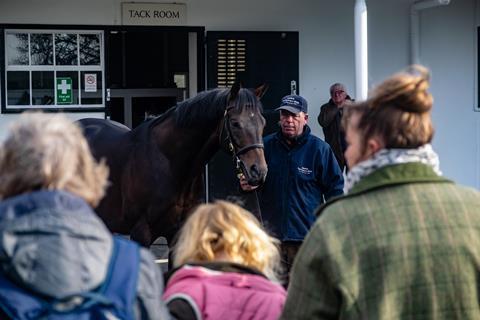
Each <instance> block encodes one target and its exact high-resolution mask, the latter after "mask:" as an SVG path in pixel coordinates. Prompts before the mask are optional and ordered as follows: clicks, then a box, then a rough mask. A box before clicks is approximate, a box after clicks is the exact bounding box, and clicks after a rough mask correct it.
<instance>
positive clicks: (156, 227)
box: [78, 84, 267, 246]
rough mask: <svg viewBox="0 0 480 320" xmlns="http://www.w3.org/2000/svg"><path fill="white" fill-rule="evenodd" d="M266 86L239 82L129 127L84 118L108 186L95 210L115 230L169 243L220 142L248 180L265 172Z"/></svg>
mask: <svg viewBox="0 0 480 320" xmlns="http://www.w3.org/2000/svg"><path fill="white" fill-rule="evenodd" d="M264 91H265V86H261V87H259V88H257V89H255V91H251V90H249V89H245V88H241V87H240V85H238V84H236V85H234V86H233V87H232V88H231V89H228V88H227V89H213V90H209V91H204V92H201V93H199V94H198V95H196V96H195V97H193V98H190V99H187V100H185V101H183V102H180V103H178V104H177V105H176V106H174V107H172V108H170V109H168V110H167V111H166V112H165V113H164V114H163V115H160V116H159V117H156V118H154V119H151V120H147V121H145V122H143V123H142V124H141V125H139V126H138V127H136V128H134V129H133V130H130V129H129V128H128V127H126V126H124V125H122V124H119V123H116V122H114V121H110V120H104V119H92V118H85V119H81V120H79V121H78V122H79V124H80V126H81V127H82V128H83V132H84V135H85V137H86V138H87V141H88V143H89V146H90V149H91V151H92V154H93V156H94V157H95V158H96V159H97V160H99V161H101V159H105V160H106V163H107V165H108V167H109V169H110V172H109V182H110V184H109V186H108V188H107V190H106V196H105V197H104V198H103V199H102V201H101V202H100V204H99V205H98V207H97V208H96V212H97V213H98V215H99V216H100V217H101V218H102V220H103V221H104V222H105V224H106V225H107V227H108V228H109V229H110V230H111V231H112V232H116V233H121V234H129V235H130V238H131V239H132V240H135V241H137V242H138V243H140V244H141V245H143V246H149V245H151V244H152V243H153V241H155V240H156V239H157V238H158V237H160V236H164V237H165V238H166V239H167V241H168V243H170V241H172V239H173V237H174V235H175V233H176V232H177V231H178V230H179V228H180V227H181V225H182V223H183V222H184V221H185V219H186V218H187V216H188V214H189V212H190V211H191V209H192V208H193V207H195V206H196V205H198V204H199V203H200V202H201V201H202V199H201V197H202V192H203V173H204V171H205V165H206V164H207V163H208V162H209V160H210V159H211V158H212V157H213V156H214V154H215V153H216V152H217V151H218V150H219V149H221V148H223V149H224V150H226V151H227V152H230V153H232V156H233V159H234V162H235V168H236V169H237V170H238V173H241V174H243V175H244V176H245V177H246V179H247V181H248V183H249V184H250V185H253V186H256V185H261V184H262V183H263V182H264V180H265V176H266V174H267V164H266V162H265V157H264V150H263V143H262V141H263V140H262V133H263V128H264V126H265V119H264V117H263V116H262V105H261V102H260V97H261V96H262V95H263V93H264Z"/></svg>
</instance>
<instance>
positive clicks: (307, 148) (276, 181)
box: [240, 95, 343, 283]
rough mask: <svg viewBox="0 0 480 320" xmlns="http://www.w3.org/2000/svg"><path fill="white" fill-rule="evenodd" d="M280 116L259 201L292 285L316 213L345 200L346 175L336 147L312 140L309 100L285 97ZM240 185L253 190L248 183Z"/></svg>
mask: <svg viewBox="0 0 480 320" xmlns="http://www.w3.org/2000/svg"><path fill="white" fill-rule="evenodd" d="M277 110H278V111H279V113H280V122H279V124H280V128H279V130H278V132H276V133H273V134H271V135H268V136H266V137H265V138H264V144H265V159H266V161H267V165H268V174H267V178H266V181H265V183H264V185H263V186H262V187H261V188H260V189H259V200H260V208H261V214H262V219H263V222H264V223H265V226H266V228H267V230H269V231H270V232H271V233H272V234H273V235H274V236H275V237H277V238H279V239H280V241H281V249H282V263H283V266H284V269H285V272H286V276H287V279H286V280H287V281H286V283H288V273H289V271H290V268H291V266H292V265H293V260H294V258H295V255H296V254H297V251H298V248H299V247H300V245H301V244H302V241H303V239H304V237H305V235H306V234H307V232H308V230H309V229H310V227H311V225H312V224H313V223H314V222H315V219H316V216H315V214H314V211H315V209H316V208H317V206H318V205H320V204H322V203H323V202H325V201H327V200H329V199H331V198H333V197H336V196H339V195H341V194H343V175H342V172H341V171H340V167H339V166H338V163H337V161H336V160H335V155H334V154H333V151H332V149H331V148H330V146H329V145H328V144H327V143H325V142H324V141H322V140H321V139H320V138H318V137H316V136H314V135H312V134H311V131H310V127H309V126H308V125H307V121H308V104H307V101H306V100H305V99H304V98H303V97H301V96H298V95H288V96H285V97H283V98H282V101H281V104H280V107H279V108H277ZM242 182H243V183H242ZM240 184H241V186H242V189H244V190H248V189H249V188H248V185H246V183H245V181H242V180H241V181H240Z"/></svg>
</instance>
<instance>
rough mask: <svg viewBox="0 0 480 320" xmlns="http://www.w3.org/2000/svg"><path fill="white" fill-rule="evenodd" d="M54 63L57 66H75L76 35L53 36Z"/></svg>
mask: <svg viewBox="0 0 480 320" xmlns="http://www.w3.org/2000/svg"><path fill="white" fill-rule="evenodd" d="M55 61H56V64H57V65H67V66H68V65H69V66H74V65H77V64H78V62H77V35H76V34H68V33H57V34H55Z"/></svg>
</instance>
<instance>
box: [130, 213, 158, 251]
mask: <svg viewBox="0 0 480 320" xmlns="http://www.w3.org/2000/svg"><path fill="white" fill-rule="evenodd" d="M130 239H132V240H134V241H136V242H138V243H139V244H141V245H142V246H144V247H147V248H148V247H150V245H151V244H152V242H153V241H154V240H155V239H153V236H152V231H151V230H150V226H149V225H148V223H147V220H146V219H145V217H141V218H140V220H138V221H137V223H136V224H135V226H134V227H133V229H132V231H131V232H130Z"/></svg>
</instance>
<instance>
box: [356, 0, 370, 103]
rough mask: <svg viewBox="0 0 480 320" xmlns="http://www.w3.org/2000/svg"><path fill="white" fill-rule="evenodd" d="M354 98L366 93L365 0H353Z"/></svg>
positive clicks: (366, 43) (364, 96)
mask: <svg viewBox="0 0 480 320" xmlns="http://www.w3.org/2000/svg"><path fill="white" fill-rule="evenodd" d="M354 16H355V98H356V99H357V100H365V99H366V98H367V95H368V35H367V32H368V28H367V5H366V4H365V0H356V1H355V14H354Z"/></svg>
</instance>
